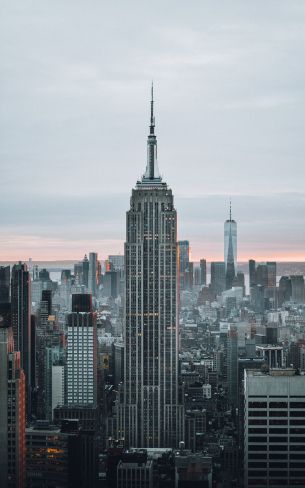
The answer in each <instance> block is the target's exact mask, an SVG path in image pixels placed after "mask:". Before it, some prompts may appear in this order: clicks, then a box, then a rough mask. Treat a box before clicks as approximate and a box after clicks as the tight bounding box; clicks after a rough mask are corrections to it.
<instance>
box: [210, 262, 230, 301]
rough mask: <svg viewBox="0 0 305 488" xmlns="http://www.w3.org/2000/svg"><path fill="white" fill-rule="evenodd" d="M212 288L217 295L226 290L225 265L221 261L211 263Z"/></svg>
mask: <svg viewBox="0 0 305 488" xmlns="http://www.w3.org/2000/svg"><path fill="white" fill-rule="evenodd" d="M211 288H212V291H213V292H214V293H215V294H216V295H220V294H221V293H222V292H223V291H224V290H225V288H226V271H225V263H223V262H221V261H216V262H212V263H211Z"/></svg>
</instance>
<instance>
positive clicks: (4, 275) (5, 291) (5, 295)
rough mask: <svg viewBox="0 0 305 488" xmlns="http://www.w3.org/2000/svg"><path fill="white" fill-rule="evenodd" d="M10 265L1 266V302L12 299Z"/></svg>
mask: <svg viewBox="0 0 305 488" xmlns="http://www.w3.org/2000/svg"><path fill="white" fill-rule="evenodd" d="M10 275H11V273H10V267H9V266H0V303H8V302H9V301H10Z"/></svg>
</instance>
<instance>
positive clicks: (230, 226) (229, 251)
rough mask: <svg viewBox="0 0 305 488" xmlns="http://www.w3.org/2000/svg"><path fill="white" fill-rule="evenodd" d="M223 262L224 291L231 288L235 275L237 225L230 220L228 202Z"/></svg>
mask: <svg viewBox="0 0 305 488" xmlns="http://www.w3.org/2000/svg"><path fill="white" fill-rule="evenodd" d="M224 262H225V273H226V289H227V290H228V289H230V288H232V284H233V280H234V278H235V276H236V273H237V224H236V222H235V220H232V209H231V202H230V217H229V219H228V220H226V221H225V223H224Z"/></svg>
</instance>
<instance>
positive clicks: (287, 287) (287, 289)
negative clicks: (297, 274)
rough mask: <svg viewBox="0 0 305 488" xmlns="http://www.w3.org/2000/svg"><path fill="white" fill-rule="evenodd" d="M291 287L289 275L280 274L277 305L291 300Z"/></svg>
mask: <svg viewBox="0 0 305 488" xmlns="http://www.w3.org/2000/svg"><path fill="white" fill-rule="evenodd" d="M291 295H292V288H291V279H290V278H289V276H282V277H281V278H280V281H279V306H281V305H282V303H284V302H289V300H291Z"/></svg>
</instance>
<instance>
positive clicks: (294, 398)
mask: <svg viewBox="0 0 305 488" xmlns="http://www.w3.org/2000/svg"><path fill="white" fill-rule="evenodd" d="M244 391H245V395H244V396H245V436H244V486H245V488H248V487H254V488H261V487H262V486H272V487H273V486H278V487H280V486H286V487H287V488H288V487H289V488H292V487H293V486H305V471H304V455H305V416H304V409H305V376H301V375H297V374H295V371H294V370H293V369H274V370H270V371H269V373H266V372H261V371H257V370H252V371H250V370H246V371H245V379H244Z"/></svg>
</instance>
